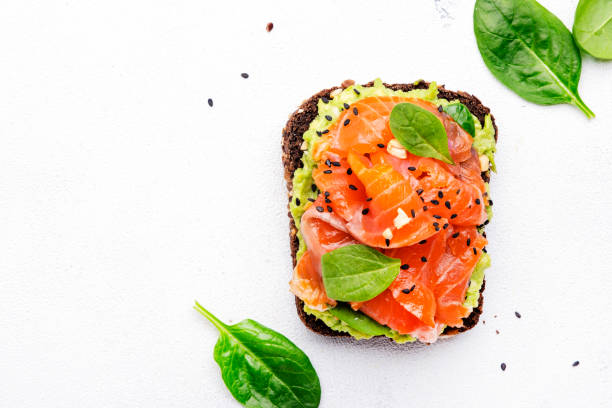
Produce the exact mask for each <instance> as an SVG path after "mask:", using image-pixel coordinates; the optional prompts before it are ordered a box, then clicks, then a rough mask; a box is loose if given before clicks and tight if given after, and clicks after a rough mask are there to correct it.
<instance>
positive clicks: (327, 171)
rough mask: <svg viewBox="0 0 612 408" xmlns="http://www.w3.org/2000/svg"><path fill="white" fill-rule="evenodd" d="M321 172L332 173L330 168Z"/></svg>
mask: <svg viewBox="0 0 612 408" xmlns="http://www.w3.org/2000/svg"><path fill="white" fill-rule="evenodd" d="M323 173H325V174H331V173H332V171H331V170H325V171H324V172H323Z"/></svg>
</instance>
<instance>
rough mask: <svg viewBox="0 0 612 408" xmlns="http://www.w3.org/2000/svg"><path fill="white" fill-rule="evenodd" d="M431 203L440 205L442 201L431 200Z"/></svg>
mask: <svg viewBox="0 0 612 408" xmlns="http://www.w3.org/2000/svg"><path fill="white" fill-rule="evenodd" d="M430 203H432V204H433V205H438V204H440V202H439V201H438V200H431V201H430Z"/></svg>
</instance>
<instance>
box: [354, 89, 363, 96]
mask: <svg viewBox="0 0 612 408" xmlns="http://www.w3.org/2000/svg"><path fill="white" fill-rule="evenodd" d="M353 91H354V92H355V93H356V94H357V95H361V92H359V90H358V89H357V88H353Z"/></svg>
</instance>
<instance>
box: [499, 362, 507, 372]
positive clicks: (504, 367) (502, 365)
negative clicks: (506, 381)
mask: <svg viewBox="0 0 612 408" xmlns="http://www.w3.org/2000/svg"><path fill="white" fill-rule="evenodd" d="M500 367H501V369H502V371H506V363H501V365H500Z"/></svg>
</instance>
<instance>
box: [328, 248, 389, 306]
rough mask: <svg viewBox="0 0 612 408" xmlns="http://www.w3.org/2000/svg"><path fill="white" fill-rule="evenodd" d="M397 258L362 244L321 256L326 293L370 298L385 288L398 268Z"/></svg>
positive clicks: (347, 299) (342, 297)
mask: <svg viewBox="0 0 612 408" xmlns="http://www.w3.org/2000/svg"><path fill="white" fill-rule="evenodd" d="M400 265H401V261H400V260H399V259H395V258H389V257H388V256H385V255H383V254H381V253H380V252H378V251H377V250H375V249H373V248H370V247H368V246H366V245H360V244H356V245H348V246H345V247H342V248H338V249H334V250H333V251H330V252H328V253H326V254H324V255H323V256H322V257H321V274H322V276H323V285H324V286H325V291H326V292H327V296H329V297H330V298H331V299H335V300H341V301H345V302H363V301H366V300H370V299H372V298H374V297H376V296H377V295H378V294H380V293H381V292H382V291H384V290H385V289H387V288H388V287H389V285H391V283H392V282H393V281H394V280H395V278H396V277H397V275H398V274H399V271H400Z"/></svg>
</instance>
